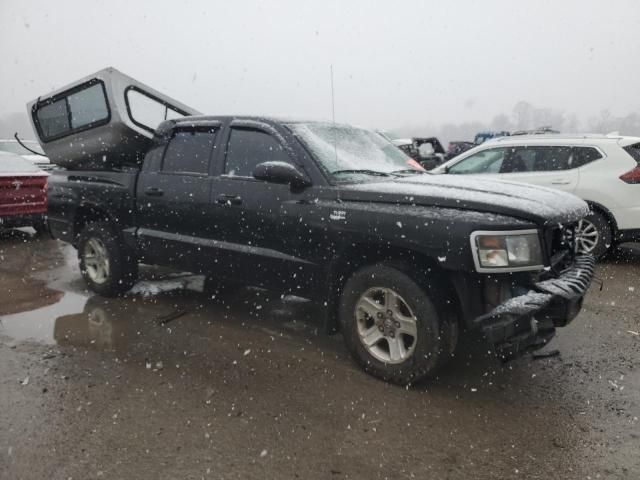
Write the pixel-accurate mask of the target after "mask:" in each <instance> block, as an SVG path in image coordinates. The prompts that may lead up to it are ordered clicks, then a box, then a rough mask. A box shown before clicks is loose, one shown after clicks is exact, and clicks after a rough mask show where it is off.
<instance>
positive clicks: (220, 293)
mask: <svg viewBox="0 0 640 480" xmlns="http://www.w3.org/2000/svg"><path fill="white" fill-rule="evenodd" d="M241 288H242V285H240V284H238V283H235V282H232V281H225V280H221V279H219V278H217V277H215V276H212V275H207V276H206V277H205V279H204V286H203V291H204V293H205V294H207V295H208V296H209V298H210V299H212V300H214V301H216V302H219V303H222V304H224V303H228V301H229V298H231V297H232V296H233V294H234V293H236V292H237V291H238V290H240V289H241Z"/></svg>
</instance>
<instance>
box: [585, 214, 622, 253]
mask: <svg viewBox="0 0 640 480" xmlns="http://www.w3.org/2000/svg"><path fill="white" fill-rule="evenodd" d="M612 237H613V235H612V232H611V225H610V224H609V221H608V220H607V218H606V217H605V216H604V215H602V214H601V213H600V212H596V211H591V213H590V214H589V215H587V216H586V217H585V218H583V219H582V220H580V222H578V227H577V229H576V243H577V244H578V252H579V253H590V254H591V255H593V256H594V257H596V258H601V257H603V256H604V255H605V254H606V253H607V252H608V251H609V249H610V248H611V242H612Z"/></svg>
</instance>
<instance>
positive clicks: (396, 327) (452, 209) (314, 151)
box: [45, 116, 594, 383]
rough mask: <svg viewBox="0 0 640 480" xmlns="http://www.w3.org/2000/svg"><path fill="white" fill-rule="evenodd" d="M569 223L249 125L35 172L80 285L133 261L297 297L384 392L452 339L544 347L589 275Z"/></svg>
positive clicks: (331, 130) (120, 288)
mask: <svg viewBox="0 0 640 480" xmlns="http://www.w3.org/2000/svg"><path fill="white" fill-rule="evenodd" d="M45 147H46V145H45ZM587 213H588V208H587V205H586V204H585V203H584V202H582V201H581V200H579V199H578V198H576V197H574V196H572V195H569V194H565V193H562V192H559V191H556V190H549V189H544V188H539V187H534V186H530V185H522V184H516V183H507V182H499V181H493V180H479V179H469V178H465V177H458V176H434V175H431V174H429V173H427V172H425V171H424V170H423V169H422V168H421V167H420V166H419V165H417V164H416V162H415V161H413V160H411V159H410V158H409V157H407V156H406V155H404V154H403V153H402V152H401V151H400V150H398V149H397V148H395V147H394V146H393V145H392V144H391V143H389V142H387V141H386V140H385V139H383V138H382V137H381V136H380V135H378V134H376V133H373V132H370V131H368V130H365V129H360V128H354V127H351V126H347V125H339V124H333V123H326V122H316V121H301V120H295V121H294V120H282V119H273V118H262V117H260V118H258V117H239V116H196V117H184V118H179V119H173V120H167V121H164V122H163V123H161V124H160V126H159V127H158V128H157V129H156V130H155V135H154V137H153V141H152V145H151V147H150V148H149V150H148V152H147V153H146V156H145V157H144V159H132V161H131V162H129V163H127V162H122V163H121V164H120V166H119V167H117V168H115V167H110V168H108V169H96V168H92V169H89V170H77V169H70V168H66V169H64V168H61V169H58V170H55V171H54V172H53V174H52V175H51V177H50V180H49V222H50V229H51V232H52V234H53V235H54V236H55V237H57V238H59V239H61V240H64V241H66V242H69V243H71V244H73V245H74V246H75V247H76V248H77V249H78V256H79V260H80V266H81V272H82V275H83V276H84V278H85V280H86V282H87V283H88V285H89V286H90V288H91V289H92V290H94V291H95V292H98V293H99V294H102V295H118V294H123V293H125V292H127V291H128V290H129V289H130V288H131V286H132V285H133V284H134V282H135V281H136V276H137V271H138V264H139V263H145V264H158V265H165V266H169V267H174V268H179V269H181V270H188V271H193V272H200V273H203V274H205V275H207V277H208V278H211V279H213V281H214V283H215V284H217V285H220V286H223V285H229V284H251V285H255V286H260V287H264V288H268V289H271V290H276V291H281V292H291V293H294V294H296V295H299V296H305V297H308V298H311V299H313V300H315V301H317V302H318V305H319V306H320V308H319V310H320V311H322V312H324V320H325V323H326V329H327V331H329V332H335V331H341V332H342V334H343V336H344V339H345V343H346V345H347V347H348V348H349V350H350V351H351V353H352V355H353V357H354V358H355V360H356V361H357V362H358V363H359V364H360V365H361V366H362V368H364V369H365V370H366V371H368V372H370V373H371V374H373V375H375V376H377V377H380V378H383V379H386V380H389V381H393V382H397V383H409V382H413V381H416V380H418V379H420V378H423V377H426V376H429V375H432V374H433V373H434V372H435V371H436V370H437V369H438V368H439V367H440V366H441V365H442V364H443V363H444V362H445V361H446V360H447V359H448V358H450V357H451V356H452V355H453V353H454V351H455V349H456V344H457V342H458V337H459V334H460V333H461V332H467V331H476V332H482V333H483V334H484V335H485V336H486V338H487V339H488V341H489V342H490V343H491V344H493V346H494V347H495V349H496V351H497V353H498V354H499V355H500V356H501V357H503V358H510V357H513V356H515V355H517V354H519V353H522V352H524V351H528V350H533V349H536V348H540V347H542V346H544V345H545V344H546V342H548V341H549V340H550V339H551V337H552V336H553V335H554V333H555V329H556V328H557V327H562V326H564V325H566V324H567V323H568V322H569V321H571V320H572V319H573V318H574V317H575V316H576V315H577V314H578V312H579V311H580V309H581V306H582V300H583V296H584V294H585V292H586V290H587V288H588V287H589V285H590V282H591V279H592V275H593V268H594V260H593V258H592V257H590V256H581V255H578V254H577V253H576V248H575V241H574V236H573V235H574V229H575V226H576V224H577V222H578V221H579V220H580V219H581V218H582V217H583V216H585V215H586V214H587Z"/></svg>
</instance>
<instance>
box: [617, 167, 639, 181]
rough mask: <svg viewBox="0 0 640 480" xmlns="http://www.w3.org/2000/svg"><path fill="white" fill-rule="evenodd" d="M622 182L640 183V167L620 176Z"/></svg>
mask: <svg viewBox="0 0 640 480" xmlns="http://www.w3.org/2000/svg"><path fill="white" fill-rule="evenodd" d="M620 180H622V181H623V182H626V183H640V165H638V166H637V167H635V168H634V169H632V170H629V171H628V172H627V173H624V174H622V175H620Z"/></svg>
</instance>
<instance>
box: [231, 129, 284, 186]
mask: <svg viewBox="0 0 640 480" xmlns="http://www.w3.org/2000/svg"><path fill="white" fill-rule="evenodd" d="M274 161H278V162H287V163H290V159H289V156H288V155H287V153H286V152H285V151H284V148H283V147H282V145H281V144H280V142H278V141H277V140H276V139H275V138H274V137H273V136H271V135H269V134H268V133H265V132H262V131H260V130H253V129H248V128H232V129H231V134H230V136H229V142H228V143H227V152H226V161H225V166H224V173H225V174H227V175H230V176H238V177H251V176H252V174H253V170H254V168H255V167H256V165H258V164H259V163H262V162H274Z"/></svg>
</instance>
